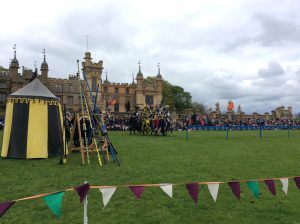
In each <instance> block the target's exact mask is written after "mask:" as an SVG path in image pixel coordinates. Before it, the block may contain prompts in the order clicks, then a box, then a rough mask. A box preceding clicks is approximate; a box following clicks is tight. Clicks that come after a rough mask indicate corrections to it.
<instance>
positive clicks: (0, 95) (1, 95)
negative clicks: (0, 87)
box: [0, 93, 6, 102]
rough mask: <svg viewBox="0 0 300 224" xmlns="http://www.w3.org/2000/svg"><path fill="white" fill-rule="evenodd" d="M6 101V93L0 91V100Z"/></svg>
mask: <svg viewBox="0 0 300 224" xmlns="http://www.w3.org/2000/svg"><path fill="white" fill-rule="evenodd" d="M5 101H6V93H0V102H5Z"/></svg>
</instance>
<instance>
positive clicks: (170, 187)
mask: <svg viewBox="0 0 300 224" xmlns="http://www.w3.org/2000/svg"><path fill="white" fill-rule="evenodd" d="M160 188H161V189H162V190H163V191H164V192H165V193H166V194H167V195H168V196H169V197H170V198H173V185H172V184H160Z"/></svg>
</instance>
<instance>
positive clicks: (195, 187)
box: [186, 183, 199, 204]
mask: <svg viewBox="0 0 300 224" xmlns="http://www.w3.org/2000/svg"><path fill="white" fill-rule="evenodd" d="M186 189H187V190H188V192H189V194H190V195H191V197H192V199H193V200H194V202H195V204H197V203H198V192H199V184H198V183H188V184H186Z"/></svg>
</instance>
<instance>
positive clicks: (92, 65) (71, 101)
mask: <svg viewBox="0 0 300 224" xmlns="http://www.w3.org/2000/svg"><path fill="white" fill-rule="evenodd" d="M19 69H20V66H19V62H18V60H17V57H16V50H15V51H14V58H13V59H12V60H11V62H10V66H9V69H8V70H3V71H0V113H1V114H3V113H5V107H6V99H7V97H8V96H9V95H10V94H11V93H13V92H15V91H17V90H18V89H20V88H21V87H23V86H25V85H26V84H27V83H29V82H30V80H31V79H32V77H33V75H34V74H35V73H37V69H36V72H34V71H33V70H31V69H25V68H24V67H23V69H22V72H21V73H19ZM102 71H103V61H101V60H100V61H98V62H93V61H92V58H91V53H90V52H85V57H84V61H83V62H82V73H84V74H85V75H86V78H87V80H88V83H89V86H90V88H91V91H92V95H93V96H92V97H93V99H92V100H91V97H90V94H86V96H87V97H88V98H89V102H92V101H93V100H94V99H95V97H96V99H97V103H96V104H97V107H98V108H100V109H101V110H102V111H103V110H107V111H111V112H116V113H122V112H129V111H133V110H135V108H136V107H140V108H143V107H144V106H146V105H149V104H152V105H159V104H160V103H161V100H162V75H161V74H160V68H159V66H158V74H157V75H156V76H155V78H154V79H151V80H152V81H148V80H146V79H144V75H143V73H142V72H141V66H140V63H139V70H138V73H137V74H136V77H135V80H136V81H135V80H134V79H133V81H132V83H130V84H129V83H111V82H109V81H108V79H107V75H106V78H105V80H103V76H102ZM48 72H49V67H48V64H47V62H46V55H45V52H44V60H43V62H42V64H41V68H40V74H38V75H37V78H38V79H39V80H40V81H41V82H42V83H43V84H44V85H45V86H46V87H47V88H48V89H49V90H50V91H51V92H52V93H53V94H55V95H56V96H57V97H59V98H60V100H61V102H63V103H64V104H65V105H66V108H67V110H69V111H71V112H76V111H80V88H79V82H78V80H77V79H76V76H74V75H69V78H68V79H61V78H51V77H49V76H48ZM84 88H85V90H87V85H86V83H85V82H84ZM96 94H98V95H97V96H96ZM112 99H114V103H113V104H111V101H112ZM91 106H92V105H91Z"/></svg>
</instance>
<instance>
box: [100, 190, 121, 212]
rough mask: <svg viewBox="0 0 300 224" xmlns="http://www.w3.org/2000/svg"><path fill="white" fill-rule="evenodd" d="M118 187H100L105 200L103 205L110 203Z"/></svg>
mask: <svg viewBox="0 0 300 224" xmlns="http://www.w3.org/2000/svg"><path fill="white" fill-rule="evenodd" d="M116 189H117V187H106V188H99V190H100V192H101V193H102V200H103V205H104V207H103V208H105V206H106V205H107V204H108V202H109V200H110V198H111V197H112V196H113V194H114V193H115V191H116Z"/></svg>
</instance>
